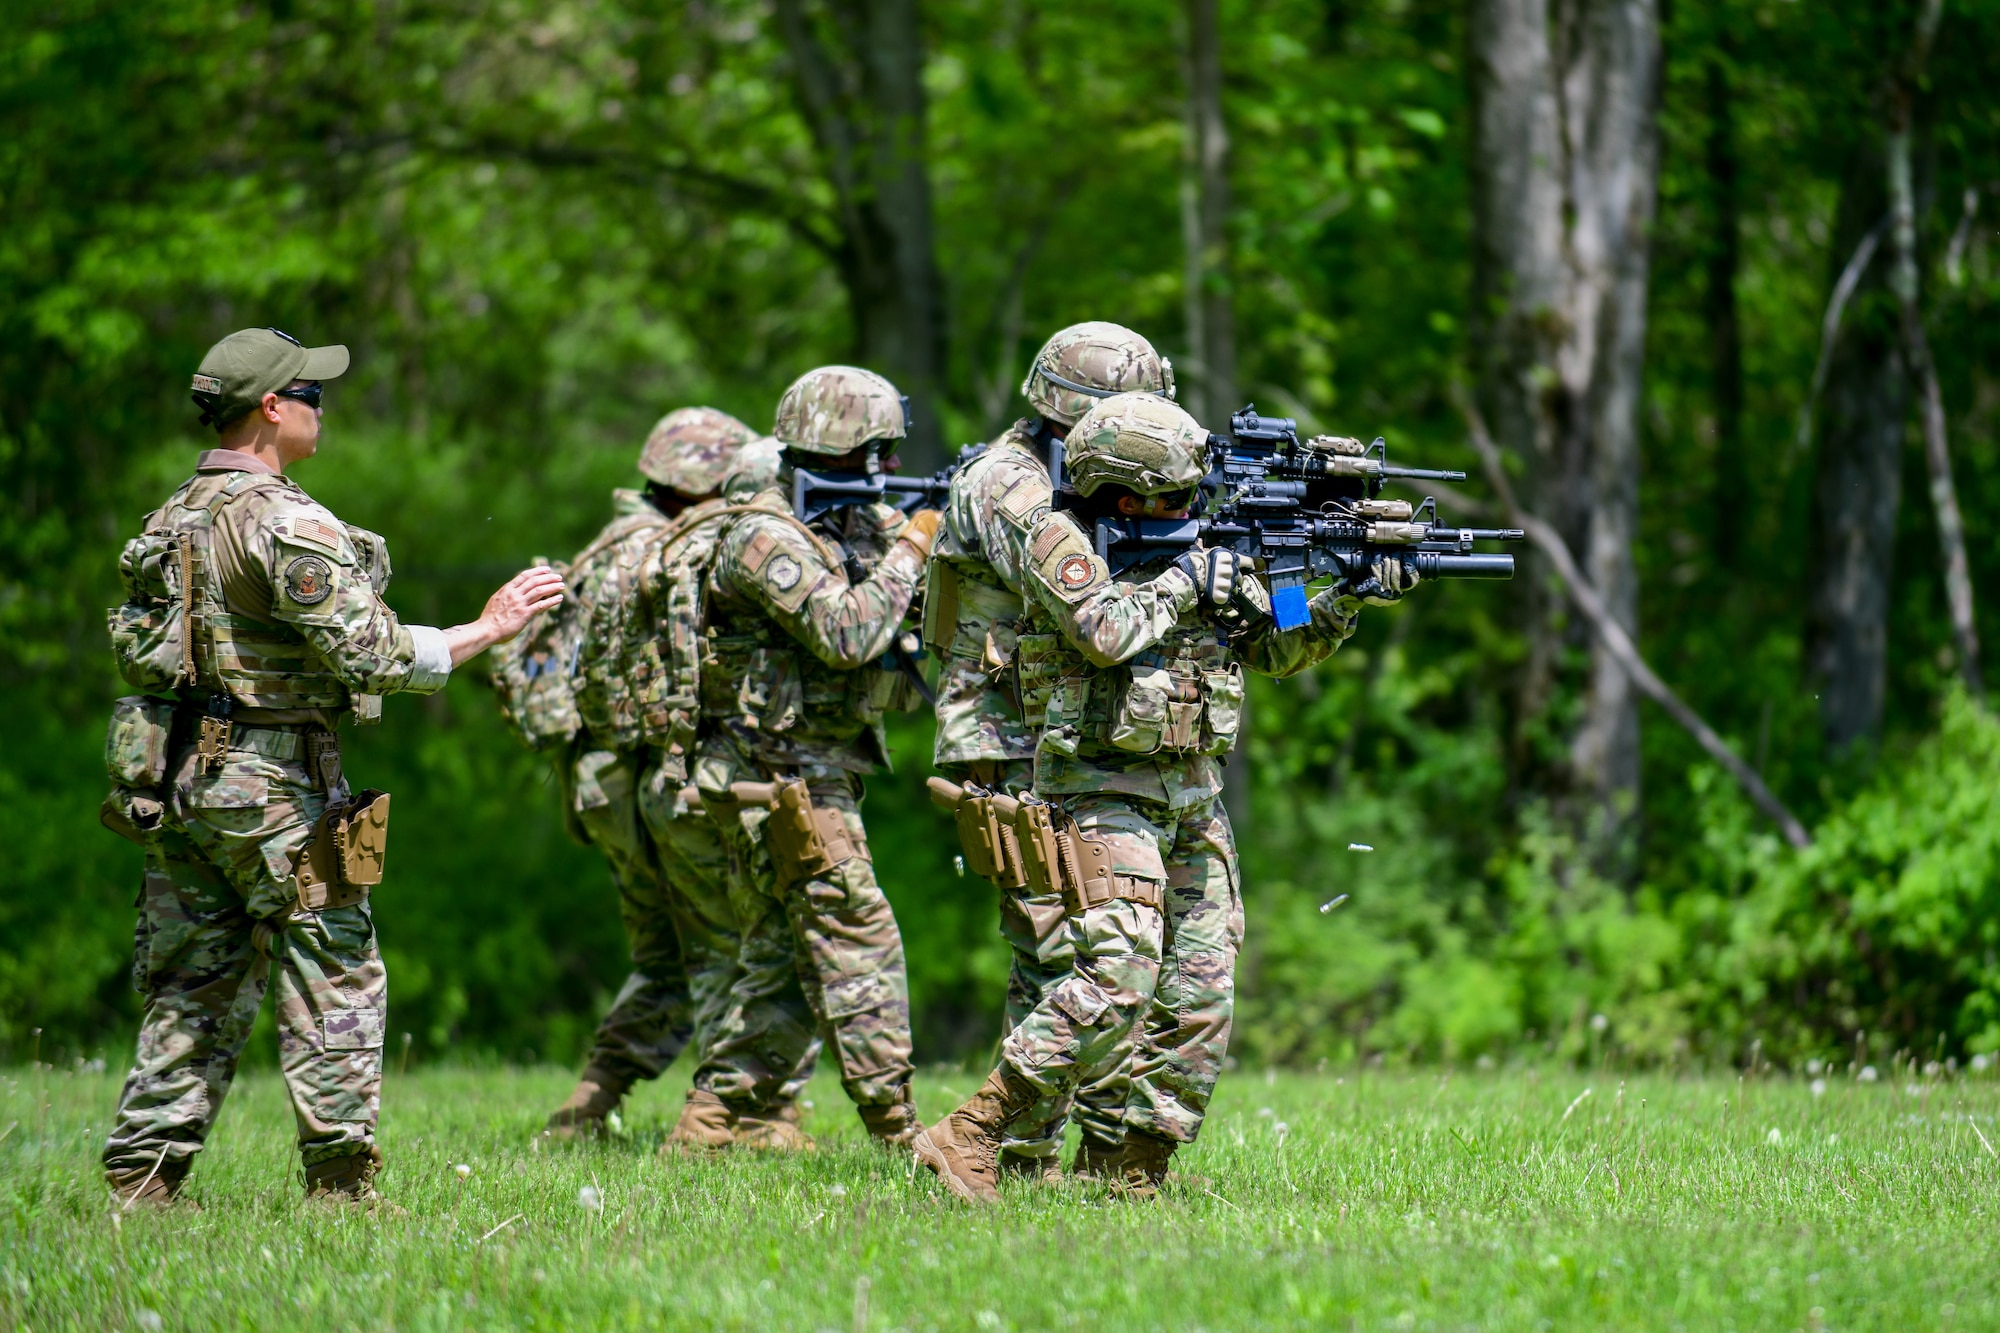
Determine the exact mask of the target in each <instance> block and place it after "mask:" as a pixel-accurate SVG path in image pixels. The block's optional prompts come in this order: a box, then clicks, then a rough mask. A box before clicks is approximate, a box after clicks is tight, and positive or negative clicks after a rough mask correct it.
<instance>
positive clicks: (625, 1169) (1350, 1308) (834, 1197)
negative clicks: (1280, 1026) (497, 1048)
mask: <svg viewBox="0 0 2000 1333" xmlns="http://www.w3.org/2000/svg"><path fill="white" fill-rule="evenodd" d="M568 1081H569V1080H568V1075H567V1074H566V1073H565V1072H564V1071H561V1070H548V1069H536V1070H519V1071H516V1070H494V1071H474V1070H466V1071H449V1070H437V1071H428V1070H427V1071H423V1072H419V1073H413V1074H411V1075H410V1076H409V1077H406V1078H395V1077H392V1078H391V1080H390V1083H389V1088H388V1092H387V1095H386V1096H385V1098H384V1105H383V1117H382V1122H383V1135H384V1142H385V1146H386V1150H387V1152H388V1155H389V1164H390V1165H389V1170H388V1171H387V1172H386V1173H385V1174H384V1176H383V1178H382V1182H381V1183H382V1186H383V1189H384V1191H385V1192H386V1193H387V1194H388V1195H389V1196H390V1197H391V1198H392V1199H393V1200H394V1201H395V1202H396V1203H397V1204H398V1205H400V1208H401V1209H402V1211H401V1212H399V1213H392V1212H375V1213H368V1212H363V1211H360V1210H357V1209H353V1208H329V1207H324V1206H317V1205H306V1204H303V1203H302V1202H301V1201H300V1197H299V1187H298V1185H297V1183H296V1181H295V1178H294V1173H295V1165H294V1159H293V1157H292V1155H291V1153H290V1141H291V1117H290V1113H289V1111H288V1109H287V1107H286V1105H285V1101H284V1094H283V1089H282V1086H281V1085H280V1084H279V1083H278V1081H277V1079H276V1078H275V1076H273V1075H271V1074H269V1073H262V1074H256V1075H248V1076H246V1077H245V1080H244V1081H243V1083H242V1084H241V1085H239V1087H238V1088H237V1091H236V1093H235V1095H234V1096H233V1097H232V1099H231V1101H230V1104H229V1106H228V1109H227V1111H226V1112H225V1114H224V1116H223V1119H222V1124H221V1126H220V1129H219V1131H218V1132H217V1134H216V1136H215V1139H214V1141H213V1143H212V1145H211V1147H210V1149H209V1151H207V1152H206V1153H204V1154H203V1155H202V1158H201V1160H200V1162H199V1164H198V1165H197V1167H196V1170H195V1173H194V1175H193V1177H192V1180H191V1182H190V1186H189V1193H190V1194H191V1195H192V1196H193V1197H194V1198H196V1199H198V1200H199V1201H200V1203H201V1204H202V1205H203V1208H204V1211H202V1212H200V1213H192V1212H186V1211H180V1210H176V1211H174V1212H172V1213H168V1214H165V1215H147V1214H139V1213H133V1214H130V1215H126V1216H123V1217H119V1216H117V1215H115V1213H114V1211H113V1209H112V1208H111V1207H110V1206H109V1203H108V1196H107V1195H106V1193H105V1191H104V1190H103V1188H102V1186H101V1184H100V1183H99V1176H98V1171H97V1165H96V1158H97V1153H98V1149H99V1146H100V1143H101V1140H102V1139H103V1135H104V1129H105V1125H106V1122H107V1119H108V1117H109V1115H110V1112H111V1108H112V1104H113V1101H114V1098H115V1096H116V1092H117V1083H116V1079H115V1077H113V1076H111V1075H105V1074H95V1073H80V1074H63V1073H52V1072H46V1071H41V1072H30V1071H27V1070H20V1069H16V1070H12V1071H9V1072H8V1073H7V1074H5V1075H4V1077H0V1130H4V1131H5V1133H4V1137H0V1277H4V1283H0V1316H4V1318H5V1321H6V1323H7V1325H8V1326H9V1327H12V1328H19V1329H29V1328H32V1329H54V1328H86V1329H118V1328H124V1329H160V1328H189V1329H213V1328H224V1327H233V1328H245V1329H252V1328H255V1329H274V1328H298V1329H310V1330H313V1331H314V1333H332V1331H333V1330H339V1329H389V1328H395V1329H400V1330H418V1329H447V1328H449V1329H459V1328H468V1329H471V1328H571V1327H579V1328H659V1327H698V1328H708V1327H716V1328H745V1329H768V1328H784V1329H791V1328H798V1329H840V1330H847V1329H854V1330H859V1329H863V1328H873V1329H891V1328H907V1329H924V1328H938V1329H981V1330H985V1329H1044V1328H1058V1329H1059V1328H1083V1329H1113V1328H1150V1327H1162V1326H1164V1327H1173V1328H1197V1327H1199V1328H1214V1329H1220V1328H1261V1327H1325V1326H1331V1327H1337V1328H1348V1327H1352V1328H1468V1327H1471V1328H1482V1329H1516V1328H1518V1329H1535V1328H1551V1327H1553V1328H1580V1327H1606V1328H1660V1329H1668V1328H1676V1327H1686V1328H1689V1329H1728V1328H1738V1329H1752V1328H1770V1329H1819V1328H1830V1329H1861V1328H1881V1329H1925V1328H1946V1327H1964V1328H1994V1327H2000V1266H1996V1264H1995V1260H1994V1253H1993V1251H1994V1244H1995V1236H1996V1230H1995V1226H1994V1222H1995V1213H1996V1210H1995V1207H1994V1194H1995V1189H1996V1181H2000V1159H1996V1157H1995V1155H1994V1151H1993V1148H1992V1147H1990V1146H1989V1142H1988V1141H1990V1140H1993V1139H1995V1138H1996V1137H2000V1130H1996V1129H1994V1128H1993V1126H1994V1115H1995V1111H1996V1110H1997V1109H2000V1086H1996V1085H1995V1084H1994V1083H1993V1082H1991V1081H1989V1080H1987V1079H1983V1078H1982V1079H1979V1080H1976V1081H1925V1080H1922V1079H1918V1080H1916V1081H1915V1082H1908V1081H1905V1080H1903V1079H1899V1078H1896V1077H1894V1076H1890V1077H1885V1078H1884V1079H1882V1080H1881V1081H1878V1082H1875V1083H1872V1084H1870V1083H1861V1082H1857V1081H1855V1080H1853V1079H1851V1078H1849V1077H1846V1076H1845V1075H1844V1074H1843V1075H1842V1076H1840V1077H1838V1078H1834V1079H1832V1080H1831V1081H1830V1083H1829V1084H1828V1085H1826V1086H1825V1087H1824V1090H1823V1092H1821V1093H1817V1094H1816V1093H1815V1092H1814V1091H1812V1089H1811V1088H1810V1087H1809V1086H1807V1085H1805V1084H1804V1083H1801V1082H1795V1081H1791V1080H1784V1079H1766V1080H1750V1081H1739V1080H1738V1079H1736V1078H1734V1077H1711V1078H1706V1079H1695V1078H1684V1079H1673V1078H1668V1077H1664V1076H1655V1075H1630V1076H1620V1075H1618V1074H1617V1073H1613V1072H1602V1071H1600V1072H1597V1073H1588V1074H1586V1073H1572V1072H1567V1071H1557V1070H1553V1069H1542V1070H1534V1069H1528V1070H1518V1071H1504V1072H1490V1073H1457V1074H1444V1073H1439V1072H1430V1073H1409V1074H1396V1073H1365V1074H1356V1073H1349V1074H1348V1075H1347V1076H1345V1077H1344V1078H1343V1077H1336V1076H1335V1075H1333V1074H1326V1075H1319V1076H1313V1075H1292V1074H1276V1075H1268V1074H1261V1073H1251V1072H1238V1073H1235V1074H1232V1075H1231V1076H1230V1077H1229V1078H1227V1079H1226V1080H1225V1081H1224V1084H1223V1088H1222V1092H1221V1095H1220V1096H1219V1098H1218V1100H1217V1103H1216V1106H1215V1108H1214V1114H1213V1115H1212V1117H1211V1119H1210V1121H1209V1123H1208V1127H1207V1129H1206V1131H1205V1133H1204V1135H1203V1138H1202V1141H1201V1144H1200V1146H1199V1148H1198V1149H1197V1150H1195V1151H1193V1152H1191V1153H1188V1154H1185V1155H1184V1157H1183V1159H1182V1160H1183V1161H1184V1169H1185V1170H1186V1171H1187V1172H1189V1173H1191V1174H1193V1175H1194V1176H1195V1177H1196V1178H1194V1179H1191V1180H1188V1181H1183V1182H1178V1183H1175V1184H1173V1185H1170V1187H1169V1190H1168V1192H1167V1196H1166V1197H1164V1198H1162V1199H1161V1200H1159V1201H1157V1202H1152V1203H1132V1202H1126V1201H1121V1200H1117V1199H1112V1198H1109V1197H1107V1196H1106V1195H1105V1194H1104V1192H1103V1191H1101V1190H1100V1189H1097V1188H1095V1187H1091V1186H1087V1185H1074V1186H1068V1187H1061V1188H1043V1187H1034V1186H1019V1187H1010V1190H1009V1193H1008V1197H1007V1199H1006V1201H1005V1202H1004V1204H1003V1205H1002V1206H1001V1207H999V1208H997V1209H993V1210H986V1211H971V1210H968V1209H965V1208H963V1207H960V1206H957V1205H955V1204H953V1203H951V1202H950V1201H949V1200H948V1199H947V1198H945V1196H944V1195H943V1193H942V1191H941V1190H939V1189H938V1188H937V1187H935V1186H934V1185H933V1184H932V1183H931V1181H930V1180H929V1179H928V1178H927V1177H925V1176H923V1175H918V1176H916V1177H915V1178H913V1177H912V1174H911V1172H910V1170H909V1167H908V1164H907V1162H905V1161H899V1160H891V1159H890V1158H888V1157H886V1156H884V1155H882V1154H880V1153H878V1152H876V1151H875V1150H873V1149H872V1148H870V1147H868V1146H867V1145H866V1143H865V1142H864V1141H863V1140H862V1138H861V1135H860V1131H859V1127H858V1124H857V1123H856V1121H855V1120H854V1117H853V1114H852V1112H851V1111H850V1110H849V1109H848V1107H847V1105H846V1102H845V1099H844V1098H843V1097H842V1096H841V1093H840V1091H839V1088H838V1087H837V1086H836V1085H835V1084H833V1083H832V1082H830V1081H828V1080H826V1079H825V1078H822V1079H821V1080H820V1081H818V1082H817V1083H815V1085H814V1087H813V1091H812V1099H813V1101H814V1103H815V1107H816V1109H815V1110H813V1111H812V1112H811V1113H810V1114H809V1115H808V1117H807V1124H808V1128H809V1129H811V1131H812V1132H813V1133H814V1134H816V1135H818V1136H819V1139H820V1143H821V1150H820V1151H819V1152H818V1153H816V1154H814V1155H812V1156H810V1157H804V1158H790V1159H770V1158H756V1157H736V1158H732V1159H728V1160H723V1161H715V1162H706V1161H663V1160H661V1159H660V1158H658V1157H657V1156H656V1155H655V1149H656V1147H657V1145H658V1143H659V1141H660V1139H661V1138H662V1136H663V1135H664V1134H665V1132H666V1129H667V1127H668V1126H669V1124H670V1123H671V1119H672V1115H673V1114H674V1112H675V1110H676V1109H677V1107H678V1104H679V1097H680V1089H679V1088H678V1087H677V1086H666V1085H663V1086H659V1087H652V1088H647V1089H645V1090H643V1091H642V1092H641V1093H640V1094H639V1095H638V1096H637V1097H636V1098H635V1099H634V1100H633V1101H631V1102H629V1103H628V1104H627V1115H626V1117H625V1132H624V1134H623V1136H622V1137H620V1138H618V1139H615V1140H613V1141H611V1142H608V1143H604V1144H600V1145H593V1146H590V1147H586V1148H581V1149H563V1148H552V1149H546V1150H543V1151H536V1150H534V1148H533V1146H532V1140H533V1133H532V1131H533V1130H534V1129H535V1128H536V1127H537V1126H538V1125H539V1123H540V1119H541V1116H542V1115H543V1114H544V1113H545V1111H546V1110H547V1108H548V1107H549V1106H550V1105H552V1104H553V1103H554V1102H555V1101H556V1100H558V1099H559V1098H560V1097H561V1095H562V1094H563V1093H564V1092H565V1091H566V1090H567V1087H568ZM974 1081H975V1080H974V1078H973V1076H971V1075H968V1074H962V1073H956V1072H953V1071H942V1072H938V1073H933V1074H930V1075H927V1076H925V1077H924V1078H922V1079H921V1080H920V1083H919V1094H920V1096H919V1101H920V1106H921V1109H922V1110H923V1112H924V1113H925V1115H926V1116H927V1117H930V1116H935V1115H937V1114H940V1113H941V1112H943V1111H944V1110H946V1109H947V1108H948V1107H949V1106H950V1105H951V1104H953V1102H954V1100H955V1099H956V1098H957V1097H959V1096H962V1095H963V1094H965V1093H966V1092H968V1091H969V1090H970V1089H971V1087H972V1086H973V1083H974ZM464 1168H470V1170H469V1173H465V1172H464Z"/></svg>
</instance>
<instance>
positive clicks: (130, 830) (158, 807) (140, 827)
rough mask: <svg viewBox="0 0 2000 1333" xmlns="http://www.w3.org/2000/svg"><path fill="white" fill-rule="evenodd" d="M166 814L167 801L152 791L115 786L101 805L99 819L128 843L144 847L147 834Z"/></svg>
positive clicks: (155, 827)
mask: <svg viewBox="0 0 2000 1333" xmlns="http://www.w3.org/2000/svg"><path fill="white" fill-rule="evenodd" d="M166 813H167V807H166V804H165V803H164V802H163V801H161V800H160V799H159V798H158V797H157V796H154V795H152V794H151V793H149V792H143V791H134V790H132V789H131V788H130V787H113V788H112V789H111V792H110V794H109V795H107V796H106V797H105V798H104V804H103V805H102V806H100V807H99V808H98V811H97V822H98V823H100V824H102V825H104V827H106V828H108V829H110V830H111V831H112V832H113V833H116V834H117V835H118V836H119V837H121V838H123V839H125V840H126V841H127V842H136V843H138V844H139V845H140V846H141V847H144V846H145V845H146V838H147V835H148V834H150V833H152V831H153V830H154V829H157V828H158V827H159V826H160V821H161V820H162V819H164V818H165V817H166Z"/></svg>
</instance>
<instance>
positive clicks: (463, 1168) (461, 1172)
mask: <svg viewBox="0 0 2000 1333" xmlns="http://www.w3.org/2000/svg"><path fill="white" fill-rule="evenodd" d="M452 1170H453V1171H456V1172H457V1173H458V1178H459V1179H460V1180H464V1179H465V1178H466V1177H467V1176H469V1175H471V1174H472V1168H471V1167H470V1166H467V1165H466V1164H465V1163H464V1162H460V1163H459V1164H458V1165H457V1166H455V1167H453V1168H452Z"/></svg>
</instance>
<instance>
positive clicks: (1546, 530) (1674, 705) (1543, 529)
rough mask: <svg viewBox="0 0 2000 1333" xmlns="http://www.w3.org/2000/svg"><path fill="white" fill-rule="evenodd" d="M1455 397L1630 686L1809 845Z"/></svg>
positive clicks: (1491, 476)
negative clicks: (1524, 500)
mask: <svg viewBox="0 0 2000 1333" xmlns="http://www.w3.org/2000/svg"><path fill="white" fill-rule="evenodd" d="M1457 397H1458V408H1459V411H1460V412H1461V413H1463V414H1464V416H1465V424H1466V429H1467V430H1468V431H1469V432H1470V433H1471V435H1472V447H1473V448H1474V449H1476V450H1478V451H1479V457H1480V460H1481V461H1482V462H1483V463H1484V464H1485V465H1486V475H1487V479H1488V480H1489V481H1490V482H1491V483H1492V486H1493V491H1494V494H1496V495H1498V496H1499V497H1500V503H1501V504H1502V505H1503V506H1505V508H1506V510H1507V513H1508V514H1509V515H1510V516H1511V518H1512V521H1513V523H1514V525H1515V526H1516V527H1519V528H1521V529H1522V530H1523V531H1525V532H1526V533H1527V534H1528V540H1529V541H1531V542H1533V543H1534V544H1535V548H1536V549H1537V550H1539V551H1541V553H1542V554H1543V555H1545V556H1547V557H1548V559H1549V563H1550V564H1552V565H1554V566H1555V568H1556V573H1557V574H1558V575H1559V576H1560V577H1561V578H1562V581H1563V583H1564V584H1565V585H1566V586H1567V587H1568V589H1569V596H1570V600H1571V601H1572V602H1574V603H1575V604H1576V608H1577V610H1579V611H1581V612H1582V613H1583V617H1584V619H1586V620H1588V621H1589V622H1590V626H1591V628H1592V629H1593V630H1595V631H1596V633H1597V637H1598V641H1599V642H1601V643H1602V644H1603V645H1604V647H1605V649H1606V651H1608V652H1609V653H1610V654H1611V655H1612V657H1614V658H1616V659H1617V661H1618V665H1619V666H1621V667H1623V668H1624V670H1625V673H1626V675H1628V676H1630V677H1631V678H1632V683H1633V684H1635V685H1637V686H1638V687H1639V688H1640V690H1642V691H1643V692H1644V693H1645V694H1646V695H1647V697H1649V698H1650V699H1652V700H1653V702H1654V703H1657V704H1658V705H1659V706H1660V707H1661V708H1663V709H1665V710H1666V713H1667V716H1669V717H1671V718H1673V720H1674V721H1675V722H1678V723H1679V724H1680V725H1681V727H1682V728H1684V729H1685V730H1686V731H1687V732H1688V734H1689V735H1691V736H1693V737H1694V738H1695V741H1696V742H1697V743H1698V744H1700V746H1701V748H1702V749H1704V750H1706V751H1708V753H1709V755H1710V757H1711V758H1713V759H1714V760H1715V761H1716V762H1717V763H1719V764H1721V765H1722V767H1723V768H1724V769H1726V770H1727V771H1728V773H1729V776H1731V777H1732V778H1734V779H1736V782H1737V785H1738V786H1740V787H1742V788H1743V790H1744V792H1745V793H1746V794H1747V795H1748V796H1749V797H1750V799H1751V801H1753V802H1754V803H1755V804H1756V806H1757V808H1758V809H1759V810H1762V811H1763V812H1764V813H1765V815H1767V816H1768V817H1769V818H1770V820H1771V822H1772V823H1774V824H1776V825H1777V826H1778V830H1779V832H1781V833H1782V834H1784V837H1785V841H1786V842H1788V843H1790V844H1791V845H1792V846H1794V847H1797V848H1800V849H1804V848H1807V847H1810V846H1812V835H1811V834H1809V833H1807V832H1806V827H1805V825H1804V824H1801V823H1800V822H1799V821H1798V819H1797V817H1796V816H1794V815H1793V814H1792V812H1791V811H1790V810H1788V809H1786V808H1785V805H1784V802H1782V801H1780V800H1779V799H1778V797H1777V795H1776V793H1774V792H1773V791H1772V790H1771V789H1770V788H1769V787H1767V786H1766V785H1764V779H1763V778H1761V777H1759V776H1757V771H1756V770H1755V769H1753V768H1751V767H1750V765H1748V764H1746V763H1744V762H1743V760H1742V759H1741V758H1740V757H1739V756H1738V755H1737V753H1736V751H1734V750H1732V749H1730V748H1729V743H1728V742H1727V741H1725V740H1723V739H1722V737H1721V736H1719V735H1717V734H1716V732H1715V729H1714V728H1713V727H1711V726H1709V725H1708V723H1706V722H1704V721H1703V720H1702V719H1701V716H1700V715H1699V714H1697V713H1696V712H1695V711H1694V709H1692V708H1690V707H1688V705H1687V704H1686V702H1685V701H1683V700H1682V699H1681V697H1680V696H1679V695H1678V694H1676V693H1674V691H1673V688H1672V687H1671V686H1669V685H1668V684H1667V683H1666V682H1665V681H1663V680H1661V679H1660V678H1659V676H1657V675H1655V674H1654V672H1653V669H1652V668H1651V667H1650V666H1648V665H1646V659H1645V658H1643V657H1641V656H1640V655H1639V649H1638V645H1636V644H1634V643H1633V642H1632V636H1631V635H1629V634H1627V633H1626V632H1625V627H1624V626H1623V625H1621V624H1619V623H1618V620H1617V618H1616V617H1614V616H1613V615H1612V614H1611V611H1610V608H1608V607H1606V606H1605V604H1604V598H1603V597H1602V596H1600V595H1599V594H1598V591H1597V589H1596V588H1594V587H1592V586H1591V584H1590V581H1589V580H1588V579H1586V578H1584V576H1583V571H1582V570H1581V569H1579V568H1578V567H1577V563H1576V558H1575V557H1574V556H1572V555H1571V554H1570V551H1569V546H1568V544H1567V543H1565V542H1564V541H1563V539H1562V535H1561V534H1560V533H1558V532H1557V531H1556V530H1555V528H1553V527H1552V526H1550V525H1549V524H1548V523H1547V522H1545V521H1544V520H1542V519H1540V518H1537V517H1536V516H1535V515H1533V514H1530V513H1528V512H1527V511H1526V510H1524V509H1522V508H1521V506H1520V504H1519V502H1518V501H1516V500H1515V498H1514V487H1513V485H1512V484H1511V483H1510V482H1509V481H1508V480H1507V469H1506V468H1505V467H1504V466H1503V465H1502V463H1501V460H1500V449H1499V446H1497V445H1495V444H1494V443H1493V437H1492V435H1490V434H1489V433H1488V432H1487V429H1486V422H1485V420H1484V419H1483V418H1482V417H1481V416H1480V415H1479V409H1478V408H1477V407H1475V406H1474V405H1473V403H1472V400H1471V398H1470V397H1468V396H1467V395H1466V394H1464V393H1462V392H1461V393H1459V394H1458V395H1457Z"/></svg>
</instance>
